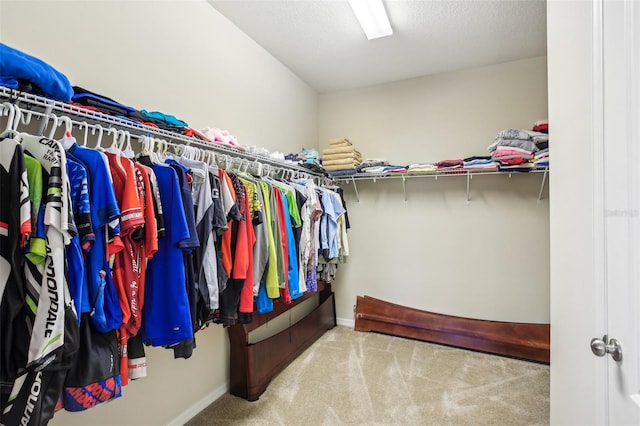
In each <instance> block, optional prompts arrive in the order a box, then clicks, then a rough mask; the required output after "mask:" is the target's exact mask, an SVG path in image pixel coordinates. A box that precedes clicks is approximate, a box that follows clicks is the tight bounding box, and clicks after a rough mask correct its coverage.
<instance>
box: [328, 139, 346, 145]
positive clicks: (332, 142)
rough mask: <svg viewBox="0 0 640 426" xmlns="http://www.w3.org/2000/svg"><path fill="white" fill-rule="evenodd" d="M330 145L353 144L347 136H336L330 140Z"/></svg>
mask: <svg viewBox="0 0 640 426" xmlns="http://www.w3.org/2000/svg"><path fill="white" fill-rule="evenodd" d="M329 145H338V146H351V142H349V139H347V138H336V139H331V140H329Z"/></svg>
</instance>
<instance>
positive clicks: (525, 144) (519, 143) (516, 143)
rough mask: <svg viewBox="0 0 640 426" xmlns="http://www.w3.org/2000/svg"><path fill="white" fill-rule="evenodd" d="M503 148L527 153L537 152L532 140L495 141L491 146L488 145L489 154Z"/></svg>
mask: <svg viewBox="0 0 640 426" xmlns="http://www.w3.org/2000/svg"><path fill="white" fill-rule="evenodd" d="M504 146H508V147H515V148H520V149H524V150H526V151H529V152H534V151H537V150H538V146H537V145H536V144H535V143H534V142H533V141H532V140H523V139H496V140H495V141H494V142H493V143H492V144H491V145H489V152H492V151H495V150H496V149H498V148H500V147H504Z"/></svg>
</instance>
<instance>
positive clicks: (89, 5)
mask: <svg viewBox="0 0 640 426" xmlns="http://www.w3.org/2000/svg"><path fill="white" fill-rule="evenodd" d="M0 11H1V15H2V21H0V29H1V30H0V37H1V39H2V40H3V42H4V43H6V44H8V45H10V46H12V47H15V48H17V49H20V50H22V51H24V52H26V53H29V54H32V55H34V56H36V57H39V58H41V59H43V60H45V61H47V62H49V63H50V64H51V65H53V66H54V67H56V68H58V69H59V70H60V71H62V72H63V73H65V74H66V75H67V76H68V77H69V78H70V80H71V82H72V83H73V84H75V85H79V86H82V87H85V88H87V89H89V90H92V91H95V92H98V93H102V94H104V95H106V96H109V97H112V98H114V99H116V100H119V101H120V102H123V103H125V104H129V105H131V106H133V107H136V108H145V109H147V110H159V111H163V112H165V113H169V114H173V115H176V116H177V117H179V118H182V119H184V120H185V121H187V122H188V123H189V124H190V125H191V126H192V127H195V128H202V127H204V126H216V127H221V128H226V129H229V130H230V131H231V132H232V133H234V134H235V135H236V136H238V138H239V140H240V142H241V143H245V144H258V145H262V146H265V147H267V148H269V149H271V150H272V151H273V150H276V149H278V150H282V151H286V152H298V151H299V149H300V147H301V146H302V145H303V144H304V145H306V146H314V145H316V144H317V134H318V130H317V96H316V93H315V92H314V91H313V90H312V89H311V88H310V87H309V86H307V85H306V84H305V83H303V82H302V81H301V80H299V79H298V78H297V77H296V76H295V75H294V74H293V73H291V71H289V70H288V69H286V68H285V67H284V66H283V65H282V64H281V63H280V62H278V61H276V60H275V59H274V58H273V57H272V56H271V55H269V54H268V53H267V52H265V51H264V50H263V49H262V48H261V47H259V46H258V45H257V44H256V43H255V42H253V41H252V40H250V39H249V38H248V37H247V36H246V35H245V34H244V33H242V32H240V31H239V30H238V29H237V28H236V27H235V26H233V25H232V24H230V23H229V22H228V21H227V20H226V19H225V18H224V17H222V15H220V14H219V13H218V12H217V11H216V10H215V9H213V8H212V7H211V6H210V5H208V4H207V3H206V2H205V1H171V2H160V1H157V2H142V1H140V2H121V1H108V2H102V1H101V2H94V1H90V2H79V1H27V2H23V1H7V0H3V1H2V2H0ZM197 343H198V348H197V349H196V351H195V353H194V355H193V357H192V358H191V359H189V360H173V354H172V352H170V351H166V350H164V349H160V348H151V349H148V351H147V361H148V370H149V376H148V377H147V378H145V379H143V380H138V381H135V382H132V383H131V384H130V385H129V386H128V387H126V388H125V389H124V397H123V398H120V399H119V400H116V401H113V402H111V403H109V404H107V405H105V406H102V407H98V408H94V409H92V410H89V411H87V412H85V413H78V414H75V413H66V412H60V413H58V414H56V416H55V417H54V420H53V421H52V422H51V424H52V425H56V424H58V425H63V424H64V425H73V424H78V425H87V424H91V425H101V424H102V425H114V424H119V425H127V424H132V425H133V424H136V425H139V424H148V425H152V424H167V423H169V422H170V421H172V420H175V419H178V420H186V419H185V418H184V417H180V416H181V415H182V414H183V413H185V412H187V411H188V410H189V408H190V407H192V406H193V405H194V404H197V403H198V402H199V401H200V400H201V399H202V398H204V399H205V400H206V401H211V400H212V399H213V398H214V397H215V396H218V395H220V394H221V393H223V392H225V391H226V385H227V382H228V365H229V362H228V357H229V355H228V339H227V333H226V331H225V330H223V329H222V328H221V327H218V326H212V327H210V328H209V329H208V330H205V331H202V332H199V333H198V335H197ZM200 408H203V407H200ZM191 414H193V413H191ZM187 418H188V417H187Z"/></svg>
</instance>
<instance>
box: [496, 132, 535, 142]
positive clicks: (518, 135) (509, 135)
mask: <svg viewBox="0 0 640 426" xmlns="http://www.w3.org/2000/svg"><path fill="white" fill-rule="evenodd" d="M495 139H496V140H497V139H522V140H525V141H526V140H530V139H531V135H530V134H529V132H528V131H527V130H521V129H504V130H502V131H501V132H500V133H498V134H497V135H496V137H495Z"/></svg>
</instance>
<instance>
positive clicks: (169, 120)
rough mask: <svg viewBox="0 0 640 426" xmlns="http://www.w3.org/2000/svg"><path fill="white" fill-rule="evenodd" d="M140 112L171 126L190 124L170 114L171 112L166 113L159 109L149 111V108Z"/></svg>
mask: <svg viewBox="0 0 640 426" xmlns="http://www.w3.org/2000/svg"><path fill="white" fill-rule="evenodd" d="M140 112H141V113H142V114H144V115H145V116H146V117H148V118H152V119H154V120H160V121H162V122H164V123H166V124H168V125H170V126H178V127H187V126H189V125H188V124H187V123H185V122H184V121H182V120H180V119H178V118H176V117H174V116H173V115H169V114H165V113H162V112H159V111H147V110H144V109H143V110H140Z"/></svg>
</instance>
